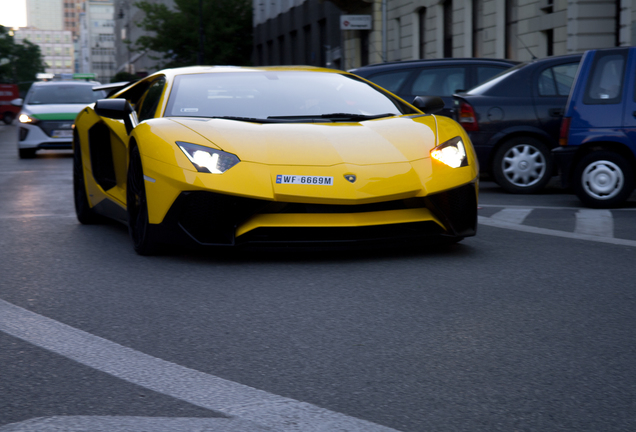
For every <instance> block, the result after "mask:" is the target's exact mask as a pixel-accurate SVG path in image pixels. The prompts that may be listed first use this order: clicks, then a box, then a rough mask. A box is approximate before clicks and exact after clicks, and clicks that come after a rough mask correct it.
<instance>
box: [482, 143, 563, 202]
mask: <svg viewBox="0 0 636 432" xmlns="http://www.w3.org/2000/svg"><path fill="white" fill-rule="evenodd" d="M553 166H554V165H553V160H552V154H551V152H550V149H549V148H548V146H547V145H545V144H544V143H543V142H541V141H540V140H538V139H536V138H533V137H527V136H522V137H515V138H512V139H510V140H509V141H506V142H505V143H504V144H503V145H502V146H501V147H499V149H497V151H496V153H495V157H494V159H493V164H492V174H493V176H494V177H495V181H496V182H497V183H498V184H499V186H501V187H502V188H503V189H504V190H506V191H507V192H511V193H518V194H531V193H536V192H539V191H540V190H541V189H543V188H544V187H545V185H546V184H547V183H548V182H549V181H550V178H551V177H552V172H553Z"/></svg>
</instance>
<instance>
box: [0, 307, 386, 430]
mask: <svg viewBox="0 0 636 432" xmlns="http://www.w3.org/2000/svg"><path fill="white" fill-rule="evenodd" d="M0 331H3V332H5V333H7V334H9V335H12V336H14V337H17V338H20V339H22V340H24V341H27V342H29V343H31V344H33V345H36V346H39V347H41V348H44V349H47V350H49V351H52V352H54V353H57V354H60V355H63V356H65V357H68V358H70V359H73V360H75V361H77V362H79V363H81V364H83V365H86V366H89V367H92V368H94V369H97V370H99V371H102V372H105V373H108V374H110V375H112V376H114V377H117V378H120V379H123V380H126V381H128V382H130V383H133V384H137V385H139V386H142V387H145V388H147V389H150V390H153V391H156V392H159V393H162V394H165V395H168V396H171V397H174V398H176V399H180V400H182V401H185V402H188V403H191V404H193V405H196V406H199V407H202V408H206V409H209V410H213V411H216V412H217V413H221V414H223V415H225V416H227V417H229V418H237V419H239V420H241V421H247V422H253V423H256V424H258V425H260V426H263V427H270V428H272V429H273V430H275V431H277V432H319V431H320V432H331V431H343V432H344V431H351V432H395V429H391V428H388V427H385V426H381V425H377V424H374V423H371V422H368V421H366V420H361V419H357V418H354V417H349V416H347V415H344V414H341V413H337V412H333V411H329V410H327V409H324V408H320V407H318V406H315V405H311V404H309V403H305V402H300V401H297V400H294V399H289V398H285V397H282V396H278V395H274V394H272V393H268V392H266V391H263V390H258V389H255V388H252V387H248V386H246V385H243V384H239V383H235V382H232V381H228V380H225V379H222V378H219V377H216V376H214V375H209V374H206V373H203V372H199V371H196V370H193V369H189V368H186V367H183V366H179V365H177V364H174V363H170V362H168V361H165V360H161V359H159V358H156V357H152V356H150V355H147V354H144V353H141V352H139V351H135V350H133V349H131V348H127V347H124V346H122V345H119V344H117V343H115V342H111V341H108V340H106V339H103V338H100V337H98V336H94V335H92V334H90V333H87V332H85V331H82V330H79V329H76V328H73V327H70V326H68V325H66V324H62V323H60V322H58V321H55V320H52V319H50V318H46V317H44V316H42V315H38V314H36V313H34V312H30V311H28V310H26V309H23V308H21V307H18V306H15V305H13V304H11V303H8V302H6V301H4V300H0ZM57 430H59V429H57Z"/></svg>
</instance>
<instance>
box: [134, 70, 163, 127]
mask: <svg viewBox="0 0 636 432" xmlns="http://www.w3.org/2000/svg"><path fill="white" fill-rule="evenodd" d="M165 84H166V79H165V78H160V79H158V80H157V81H155V82H154V83H152V85H151V86H150V88H149V89H148V91H147V92H146V95H145V96H144V98H143V101H142V102H141V109H140V110H139V121H140V122H142V121H144V120H148V119H149V118H153V117H154V116H155V113H156V112H157V106H158V105H159V100H161V94H162V93H163V87H164V86H165Z"/></svg>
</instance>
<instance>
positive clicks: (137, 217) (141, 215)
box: [126, 143, 157, 255]
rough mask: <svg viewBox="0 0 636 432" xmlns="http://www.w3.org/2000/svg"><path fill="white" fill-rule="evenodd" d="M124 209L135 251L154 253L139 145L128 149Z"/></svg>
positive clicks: (154, 242)
mask: <svg viewBox="0 0 636 432" xmlns="http://www.w3.org/2000/svg"><path fill="white" fill-rule="evenodd" d="M131 144H132V143H131ZM126 209H127V211H128V232H129V233H130V238H131V239H132V241H133V247H134V249H135V252H137V253H138V254H139V255H153V254H155V253H156V252H157V242H156V241H155V239H154V238H153V236H152V234H151V233H150V223H149V222H148V203H147V201H146V186H145V184H144V172H143V167H142V165H141V155H140V154H139V147H137V146H136V145H135V146H134V147H133V148H132V149H131V150H130V162H129V165H128V178H127V182H126Z"/></svg>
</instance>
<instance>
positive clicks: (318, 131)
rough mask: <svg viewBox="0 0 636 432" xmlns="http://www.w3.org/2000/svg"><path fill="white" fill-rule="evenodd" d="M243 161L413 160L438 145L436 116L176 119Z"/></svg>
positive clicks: (327, 163)
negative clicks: (331, 120) (286, 120)
mask: <svg viewBox="0 0 636 432" xmlns="http://www.w3.org/2000/svg"><path fill="white" fill-rule="evenodd" d="M172 120H173V121H175V122H177V123H179V124H181V125H183V126H185V127H187V128H189V129H191V130H193V131H195V132H196V133H198V134H200V135H201V136H203V137H205V138H206V139H207V140H209V141H210V142H212V143H213V144H214V145H216V146H218V147H219V148H220V149H222V150H223V151H226V152H229V153H233V154H235V155H237V156H238V157H239V158H240V159H241V160H243V161H250V162H257V163H263V164H267V165H287V166H290V165H298V166H300V165H305V166H331V165H337V164H341V163H349V164H356V165H374V164H386V163H396V162H410V161H414V160H418V159H422V158H425V157H428V155H429V151H430V150H431V149H432V148H433V147H434V146H435V142H436V140H435V119H434V117H433V116H417V117H416V118H412V117H409V116H404V117H392V118H387V119H379V120H372V121H364V122H360V123H313V124H308V123H265V124H260V123H247V122H241V121H233V120H223V119H211V120H203V119H172Z"/></svg>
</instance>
